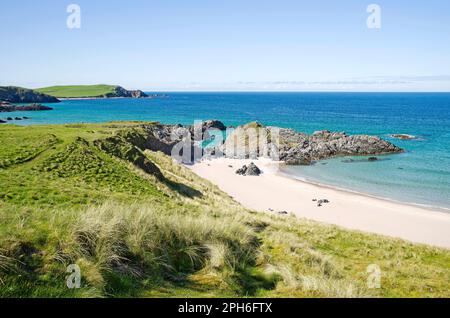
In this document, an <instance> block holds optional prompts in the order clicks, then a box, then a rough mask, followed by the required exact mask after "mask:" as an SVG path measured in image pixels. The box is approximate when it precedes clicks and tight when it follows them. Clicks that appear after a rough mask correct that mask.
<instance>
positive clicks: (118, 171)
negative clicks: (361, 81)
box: [0, 123, 450, 297]
mask: <svg viewBox="0 0 450 318" xmlns="http://www.w3.org/2000/svg"><path fill="white" fill-rule="evenodd" d="M129 136H133V138H129ZM139 137H142V138H144V137H145V131H144V130H143V129H142V127H141V124H139V123H109V124H97V125H81V124H80V125H54V126H33V127H17V126H2V127H0V138H1V139H2V140H3V141H5V142H2V143H1V144H0V160H1V163H2V165H1V167H0V181H1V182H0V297H44V296H45V297H202V296H203V297H236V296H237V297H250V296H256V297H449V296H450V293H449V288H448V286H449V285H450V252H449V251H448V250H444V249H438V248H433V247H428V246H424V245H416V244H411V243H408V242H405V241H402V240H396V239H391V238H386V237H382V236H377V235H371V234H364V233H361V232H357V231H348V230H344V229H341V228H338V227H335V226H328V225H324V224H320V223H317V222H312V221H307V220H303V219H297V218H295V217H293V216H286V217H281V216H271V215H268V214H264V213H258V212H254V211H250V210H247V209H245V208H243V207H242V206H240V205H239V204H238V203H237V202H235V201H233V199H232V198H230V197H229V196H228V195H226V194H225V193H223V192H221V191H220V190H219V189H218V188H217V187H216V186H214V185H213V184H211V183H210V182H208V181H206V180H203V179H201V178H199V177H198V176H196V175H195V174H193V173H192V172H191V171H190V170H188V169H186V168H184V167H182V166H180V165H178V164H177V163H175V162H173V161H172V159H171V158H169V157H167V156H165V155H163V154H162V153H156V152H151V151H141V150H139V149H138V148H135V147H134V145H131V144H129V142H130V140H139ZM106 139H107V140H108V143H106V144H105V143H104V142H103V141H104V140H106ZM111 142H113V143H114V145H113V144H111ZM102 145H108V146H103V147H102ZM136 149H137V150H136ZM122 152H123V153H122ZM144 157H145V158H144ZM144 159H145V160H144ZM150 163H151V164H150ZM146 167H147V168H148V167H152V169H146ZM155 167H157V169H158V170H159V171H160V173H161V175H159V174H158V173H156V170H155ZM143 168H144V169H146V170H147V172H145V171H144V170H142V169H143ZM70 264H76V265H78V267H79V268H80V270H81V288H79V289H69V288H67V286H66V278H67V276H68V275H69V274H68V273H66V269H67V267H68V266H69V265H70ZM370 265H376V266H377V267H378V268H379V269H380V270H381V280H380V288H370V286H369V285H368V280H369V278H370V277H369V275H370V273H368V271H367V270H368V266H370Z"/></svg>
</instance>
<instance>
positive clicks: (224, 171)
mask: <svg viewBox="0 0 450 318" xmlns="http://www.w3.org/2000/svg"><path fill="white" fill-rule="evenodd" d="M252 161H253V162H254V163H255V164H256V165H257V166H258V167H259V168H261V170H262V171H263V174H261V175H260V176H259V177H253V176H245V177H243V176H239V175H237V174H235V170H236V169H238V168H240V167H241V166H242V165H244V164H248V163H250V162H252ZM279 164H280V163H278V162H273V161H271V160H270V159H266V158H259V159H256V160H250V159H229V158H218V159H205V160H203V161H201V162H199V163H195V164H193V165H191V166H187V167H188V168H189V169H190V170H192V171H193V172H194V173H196V174H197V175H199V176H200V177H203V178H205V179H207V180H209V181H211V182H212V183H214V184H215V185H217V186H218V187H219V188H220V189H221V190H222V191H224V192H226V193H228V194H229V195H230V196H232V197H233V198H234V199H235V200H236V201H238V202H240V203H241V204H242V205H244V206H245V207H247V208H249V209H252V210H256V211H261V212H266V213H272V214H274V215H278V212H280V211H286V212H288V213H293V214H295V215H296V216H297V217H299V218H306V219H310V220H314V221H318V222H322V223H326V224H332V225H337V226H340V227H343V228H347V229H350V230H358V231H362V232H366V233H373V234H379V235H385V236H389V237H394V238H400V239H404V240H407V241H410V242H414V243H421V244H427V245H432V246H437V247H443V248H447V249H450V214H449V213H448V212H444V211H441V210H439V209H436V208H432V207H423V206H420V205H416V204H410V203H405V202H398V201H395V200H391V199H388V198H380V197H376V196H372V195H370V194H366V193H360V192H357V191H352V190H347V189H344V188H339V187H333V186H330V185H326V184H318V183H315V182H310V181H304V180H300V179H297V178H294V177H291V176H288V175H287V174H286V173H284V172H282V171H280V169H279ZM230 165H231V166H233V168H230V167H229V166H230ZM313 199H318V200H319V199H328V200H329V201H330V203H325V204H323V205H322V206H321V207H318V206H317V202H315V201H312V200H313Z"/></svg>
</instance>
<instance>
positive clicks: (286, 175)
mask: <svg viewBox="0 0 450 318" xmlns="http://www.w3.org/2000/svg"><path fill="white" fill-rule="evenodd" d="M277 175H278V176H280V177H283V178H286V179H291V180H295V181H298V182H303V183H306V184H310V185H314V186H317V187H322V188H327V189H330V190H335V191H341V192H344V193H349V194H354V195H361V196H365V197H368V198H372V199H377V200H383V201H387V202H391V203H396V204H401V205H407V206H410V207H413V208H421V209H425V210H428V211H430V212H437V213H444V214H448V215H449V216H450V208H444V207H440V206H433V205H427V204H421V203H416V202H406V201H401V200H397V199H393V198H388V197H383V196H379V195H376V194H371V193H367V192H361V191H358V190H353V189H348V188H344V187H339V186H336V185H332V184H326V183H321V182H318V181H314V180H310V179H307V178H298V177H295V176H293V175H291V174H289V173H287V172H283V171H281V169H280V170H279V171H278V172H277Z"/></svg>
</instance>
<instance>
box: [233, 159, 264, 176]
mask: <svg viewBox="0 0 450 318" xmlns="http://www.w3.org/2000/svg"><path fill="white" fill-rule="evenodd" d="M261 173H262V172H261V170H260V169H259V168H258V167H257V166H256V165H255V164H254V163H253V162H252V163H250V164H249V165H248V166H246V165H244V166H242V168H240V169H238V170H236V174H238V175H241V176H259V175H260V174H261Z"/></svg>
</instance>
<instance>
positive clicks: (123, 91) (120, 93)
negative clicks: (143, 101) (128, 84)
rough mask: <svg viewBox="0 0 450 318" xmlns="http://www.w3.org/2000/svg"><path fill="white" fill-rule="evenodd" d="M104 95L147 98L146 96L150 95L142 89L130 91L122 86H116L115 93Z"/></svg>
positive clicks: (109, 96) (108, 96) (106, 96)
mask: <svg viewBox="0 0 450 318" xmlns="http://www.w3.org/2000/svg"><path fill="white" fill-rule="evenodd" d="M103 97H105V98H113V97H128V98H146V97H148V95H147V94H145V93H144V92H143V91H140V90H134V91H133V90H131V91H129V90H126V89H125V88H123V87H121V86H116V87H115V88H114V92H113V93H108V94H105V95H104V96H103Z"/></svg>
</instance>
